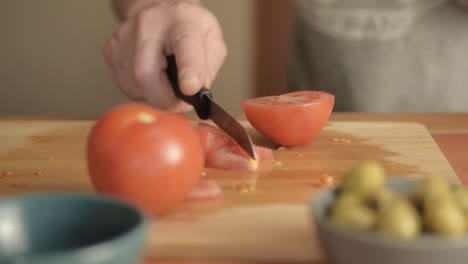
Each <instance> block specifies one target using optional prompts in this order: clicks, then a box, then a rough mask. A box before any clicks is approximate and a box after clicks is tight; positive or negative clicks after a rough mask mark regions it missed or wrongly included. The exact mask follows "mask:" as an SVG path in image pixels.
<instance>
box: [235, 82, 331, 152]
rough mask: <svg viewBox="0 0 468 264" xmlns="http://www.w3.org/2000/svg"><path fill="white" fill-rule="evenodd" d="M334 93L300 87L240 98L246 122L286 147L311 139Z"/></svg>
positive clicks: (327, 113)
mask: <svg viewBox="0 0 468 264" xmlns="http://www.w3.org/2000/svg"><path fill="white" fill-rule="evenodd" d="M334 103H335V96H334V95H332V94H329V93H326V92H321V91H299V92H291V93H286V94H282V95H279V96H266V97H258V98H251V99H246V100H244V101H243V102H242V107H243V109H244V113H245V116H246V117H247V120H248V121H249V123H250V124H251V125H252V126H253V127H254V128H255V129H256V130H257V131H258V132H260V133H261V134H262V135H264V136H265V137H266V138H268V139H270V140H271V141H273V142H275V143H277V144H280V145H282V146H287V147H295V146H296V147H297V146H302V145H305V144H308V143H310V142H311V141H312V140H313V139H314V138H315V137H316V136H317V135H318V134H319V133H320V132H321V131H322V128H323V127H324V126H325V123H326V122H327V121H328V118H329V117H330V114H331V112H332V110H333V106H334Z"/></svg>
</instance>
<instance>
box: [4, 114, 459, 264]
mask: <svg viewBox="0 0 468 264" xmlns="http://www.w3.org/2000/svg"><path fill="white" fill-rule="evenodd" d="M240 118H241V117H240ZM8 119H15V120H18V119H20V121H21V120H22V121H21V122H20V123H19V124H20V126H19V127H21V128H28V127H29V125H28V124H29V123H28V122H29V121H24V119H21V118H17V117H15V118H0V127H1V125H2V124H6V125H4V126H3V127H2V129H3V131H0V134H2V135H6V136H7V138H8V136H11V135H13V134H14V133H15V131H11V132H10V131H5V129H8V128H10V129H11V128H12V124H11V123H8V124H7V123H5V122H4V123H1V122H2V120H8ZM30 119H37V118H27V119H26V120H30ZM39 119H40V120H44V119H45V120H49V119H48V118H39ZM10 121H11V120H10ZM36 121H37V120H36ZM330 121H331V123H332V125H331V127H332V128H331V129H330V128H328V129H326V131H325V133H324V134H323V136H322V137H320V138H319V139H318V140H317V142H316V144H314V145H313V146H311V148H312V149H311V148H308V149H307V148H306V149H304V150H302V151H304V152H302V153H304V155H305V156H307V155H309V154H310V155H312V156H310V157H311V158H318V159H321V160H327V159H330V157H332V158H333V159H335V158H336V159H337V162H341V163H340V164H341V165H340V166H341V167H340V168H338V169H335V170H334V171H332V172H333V173H338V172H342V171H343V169H344V168H343V164H345V165H346V166H347V165H349V163H350V162H351V161H352V160H355V159H359V157H362V156H363V155H361V154H360V153H356V154H354V153H352V154H351V155H350V154H349V153H347V152H346V151H345V152H343V151H342V152H341V153H340V154H339V155H341V156H339V157H336V155H335V156H333V155H331V156H330V153H332V154H333V151H334V150H336V147H333V146H332V148H327V149H326V151H325V152H323V151H322V152H317V150H314V149H313V148H316V149H320V148H325V147H330V144H331V143H330V139H331V138H330V137H333V136H334V134H333V133H334V132H333V131H334V129H335V130H336V129H337V130H336V131H339V132H340V133H341V132H342V133H341V135H350V136H352V133H347V132H349V131H351V132H352V131H354V130H355V129H356V128H357V129H359V128H365V129H369V130H372V128H371V127H372V126H371V125H366V122H369V124H373V123H375V122H377V123H375V124H379V125H378V127H379V129H395V128H394V127H392V124H395V126H396V127H397V128H403V129H404V128H405V123H402V122H417V123H421V124H423V125H425V128H424V127H422V126H419V125H418V124H414V123H411V124H410V123H408V127H409V128H411V129H413V130H412V131H413V132H410V133H409V134H408V137H409V138H406V134H405V133H403V132H404V131H402V133H398V132H399V131H396V132H397V133H396V134H395V136H394V135H393V134H392V133H389V132H388V131H382V133H383V135H382V136H383V137H384V139H382V140H379V138H378V137H379V133H380V132H379V130H375V129H374V130H372V131H370V132H360V133H361V134H362V135H365V136H367V135H369V136H371V137H372V138H371V141H372V142H373V143H375V144H377V145H379V144H381V145H383V146H384V147H388V149H387V152H388V150H390V151H389V152H388V153H386V155H387V156H388V155H390V159H392V157H391V156H392V155H394V156H398V155H399V154H402V155H400V157H399V158H398V157H396V159H399V161H401V159H403V163H401V162H400V163H398V162H397V163H395V164H393V163H392V164H390V170H392V172H397V173H400V174H406V173H407V174H415V173H423V174H427V173H429V171H432V170H435V171H437V170H439V169H440V170H439V171H441V172H444V173H445V172H447V173H448V174H453V175H454V177H456V176H455V174H456V175H457V176H458V178H459V179H460V181H461V182H462V183H463V184H466V185H468V164H467V163H466V162H465V160H464V158H465V157H467V156H468V114H464V113H460V114H367V113H334V114H333V115H332V117H331V119H330ZM382 121H389V122H397V123H385V122H382ZM39 122H40V121H39ZM353 122H356V123H357V124H359V125H358V126H355V125H353ZM39 124H40V123H39ZM70 124H74V123H70ZM49 125H50V123H49ZM34 126H38V123H37V122H36V123H35V124H34ZM63 126H64V125H63V124H62V125H61V126H60V127H62V128H63ZM87 126H88V125H87V123H85V124H83V123H79V122H78V125H76V126H75V125H72V128H70V129H66V130H63V131H62V130H57V131H55V130H54V131H55V132H54V133H59V137H54V136H52V137H50V135H49V134H47V133H50V132H40V133H46V134H40V133H39V136H34V137H33V141H34V142H35V144H36V148H31V147H30V146H28V148H29V149H25V148H24V147H23V146H21V147H19V148H18V147H17V146H15V145H14V143H11V142H5V140H3V142H1V140H0V154H1V152H2V149H1V148H2V146H3V147H5V148H8V149H10V148H11V149H15V151H10V152H11V153H10V154H7V156H3V157H4V159H5V160H3V161H2V160H1V159H0V167H1V165H3V166H6V167H8V166H10V165H11V167H15V166H16V167H15V168H18V171H19V172H20V174H21V173H22V174H23V175H24V176H23V179H22V181H23V182H25V183H26V184H30V186H32V187H34V186H39V187H38V188H39V189H41V188H42V189H45V190H48V189H50V190H56V189H61V188H62V189H65V190H67V189H71V190H80V191H81V190H85V191H86V190H87V188H88V187H87V184H88V182H87V179H85V178H83V176H84V174H85V171H84V170H83V166H82V165H83V164H82V161H83V157H81V155H82V153H81V152H82V146H81V143H80V144H77V140H78V139H79V140H78V141H79V142H82V141H83V137H84V134H83V131H84V129H86V128H87ZM349 126H351V128H350V127H349ZM52 127H55V128H56V125H54V124H52ZM15 128H16V127H15ZM75 128H76V129H78V130H80V129H81V130H82V131H81V132H80V131H78V132H77V131H74V130H73V129H75ZM426 128H427V130H426ZM353 129H354V130H353ZM411 129H410V130H411ZM12 130H14V129H12ZM35 131H36V130H34V129H31V133H34V132H35ZM41 131H42V130H41ZM336 131H335V132H336ZM427 131H429V132H427ZM36 132H37V131H36ZM332 132H333V133H332ZM23 133H25V135H26V134H28V133H29V132H28V131H26V132H23ZM60 133H62V134H60ZM366 133H367V134H366ZM429 133H430V134H429ZM44 135H45V136H44ZM419 135H422V136H423V137H424V139H423V142H422V143H421V144H422V146H421V144H419V145H417V144H416V146H414V147H409V148H408V147H406V146H399V144H400V145H404V144H408V142H409V143H410V144H411V143H412V142H413V141H417V140H418V136H419ZM431 137H432V138H431ZM18 138H20V137H18ZM18 138H15V137H14V136H11V137H10V139H18ZM54 140H56V141H57V142H54ZM358 140H359V139H357V141H358ZM13 141H14V140H13ZM49 141H50V144H51V145H50V146H49V145H47V144H48V142H49ZM434 141H435V142H436V143H437V145H435V143H434ZM400 142H401V143H400ZM60 144H61V145H60ZM64 144H70V148H69V149H68V150H65V149H64ZM356 145H358V143H356ZM395 145H396V146H395ZM38 146H39V147H38ZM66 146H68V145H66ZM437 146H438V147H439V148H440V150H441V151H442V152H441V153H443V154H440V155H439V153H434V154H433V155H432V154H431V155H429V156H430V157H429V156H428V160H427V163H428V166H429V167H430V168H424V166H425V162H426V160H425V159H424V158H420V157H415V155H414V154H415V153H421V151H422V150H424V149H425V148H430V149H431V150H434V149H436V151H435V152H440V150H439V149H437ZM37 147H38V148H37ZM49 147H50V148H56V149H57V150H60V151H58V154H61V155H64V156H63V158H64V159H67V160H64V161H61V162H63V164H64V165H63V166H67V167H68V168H70V166H71V167H72V168H76V170H77V171H76V172H75V171H71V170H70V169H68V171H66V172H67V173H72V175H71V176H70V177H72V178H70V179H72V182H62V183H55V182H56V181H57V179H59V180H60V178H58V177H59V175H61V174H62V173H63V169H62V171H60V169H59V167H60V166H62V165H57V166H59V167H57V168H55V169H56V170H57V171H55V174H56V175H53V174H54V171H51V173H50V175H47V172H46V173H45V175H44V176H42V178H40V179H41V180H38V181H39V183H37V182H35V181H36V180H35V178H34V177H35V176H33V175H30V174H28V173H31V172H28V171H30V170H31V168H34V166H38V164H43V162H44V160H43V159H44V158H47V157H42V161H41V160H38V159H37V156H38V155H39V154H41V155H45V154H46V153H47V151H46V149H47V148H49ZM31 150H33V151H31ZM384 150H385V148H379V147H377V148H375V147H373V148H372V149H364V150H363V151H364V152H366V151H367V152H371V153H370V154H371V155H367V156H370V157H372V156H373V155H374V156H375V155H376V154H379V151H384ZM393 150H396V152H392V151H393ZM400 150H402V152H399V151H400ZM415 150H416V151H415ZM330 151H331V152H330ZM418 151H419V152H418ZM348 152H349V149H348ZM302 153H301V154H299V155H302ZM317 154H318V156H314V155H317ZM422 154H424V153H422ZM287 155H289V156H290V157H291V155H292V154H288V153H278V157H280V158H281V159H283V158H284V159H287ZM294 155H295V156H296V154H294ZM444 155H445V157H446V160H445V158H444ZM377 156H379V155H377ZM380 156H382V155H380ZM412 157H414V158H413V159H414V160H413V161H412V162H413V163H417V165H419V168H418V169H417V170H414V168H413V167H414V166H413V167H411V166H406V165H404V159H405V158H410V159H412ZM442 159H443V160H442ZM434 160H435V161H436V163H437V164H435V165H434V164H431V161H434ZM333 161H334V160H332V162H333ZM439 161H440V162H439ZM447 161H448V163H449V164H450V165H448V164H447ZM57 162H58V163H57V164H59V161H57ZM410 163H411V162H410ZM32 164H34V165H32ZM290 164H291V165H294V164H295V165H299V167H301V168H300V169H304V168H306V167H307V166H306V167H304V166H303V165H302V164H301V163H300V162H296V161H295V160H292V162H291V163H290ZM402 164H403V166H402ZM28 165H30V166H29V167H31V168H28V170H27V171H22V172H21V168H22V167H28ZM328 165H329V164H328ZM421 165H422V167H421ZM431 166H432V167H431ZM450 166H451V168H450ZM452 169H453V170H452ZM1 170H2V168H0V171H1ZM315 170H316V169H315ZM453 172H455V173H453ZM26 174H27V175H26ZM449 176H450V175H449ZM47 177H50V178H47ZM73 177H75V178H73ZM80 177H81V178H80ZM275 177H276V176H275ZM275 179H276V180H278V178H275ZM265 181H266V182H268V179H265ZM286 183H287V182H286ZM288 184H290V186H291V187H292V188H297V186H294V185H291V183H288ZM288 186H289V185H288ZM54 188H55V189H54ZM303 189H304V188H303ZM0 191H1V192H2V193H12V192H24V191H27V190H21V189H20V188H18V189H17V190H13V191H12V190H11V189H7V188H4V187H2V186H1V185H0ZM298 191H301V189H299V190H298ZM302 191H304V190H302ZM290 194H291V192H288V190H285V192H284V193H283V196H285V197H286V198H285V199H287V195H290ZM283 198H284V197H283ZM296 202H297V201H296ZM159 231H161V230H159ZM166 235H167V234H166ZM157 242H158V241H156V243H157ZM179 242H180V241H179ZM187 249H188V250H189V248H186V250H187ZM205 250H206V249H205ZM255 252H256V251H253V254H255ZM192 253H193V252H192ZM167 259H168V260H166V259H165V258H156V259H155V258H153V260H148V261H147V264H153V263H225V264H227V263H267V262H269V261H266V260H251V261H234V260H230V258H226V259H227V261H219V260H217V261H214V260H206V259H200V258H198V259H196V260H187V258H185V260H177V259H174V257H171V258H167ZM189 259H190V258H189ZM244 259H249V258H244ZM291 262H294V263H302V262H301V261H297V259H296V260H295V261H292V260H291V261H282V262H280V263H291ZM275 263H277V262H275ZM313 263H320V262H317V261H315V262H313Z"/></svg>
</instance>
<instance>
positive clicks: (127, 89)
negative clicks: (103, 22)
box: [103, 33, 142, 100]
mask: <svg viewBox="0 0 468 264" xmlns="http://www.w3.org/2000/svg"><path fill="white" fill-rule="evenodd" d="M121 49H122V48H121V43H119V41H118V38H117V37H116V33H114V34H113V35H112V36H111V37H110V38H109V39H108V40H107V41H106V43H105V44H104V47H103V55H104V60H105V62H106V64H107V67H108V69H109V72H110V74H111V77H112V80H113V82H114V83H115V84H116V86H117V87H118V88H120V90H122V92H123V93H124V94H125V95H126V96H128V97H129V98H131V99H134V100H141V99H142V94H141V93H140V92H139V90H136V89H132V88H131V87H133V84H132V83H131V82H130V81H129V80H128V78H126V75H125V74H124V69H123V68H122V66H121V65H122V64H124V63H123V62H122V61H123V60H124V58H123V57H122V56H121V55H122V52H121Z"/></svg>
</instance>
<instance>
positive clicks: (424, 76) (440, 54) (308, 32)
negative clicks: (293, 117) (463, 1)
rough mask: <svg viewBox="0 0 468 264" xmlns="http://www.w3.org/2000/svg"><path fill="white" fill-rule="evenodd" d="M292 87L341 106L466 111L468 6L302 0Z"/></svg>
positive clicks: (435, 0)
mask: <svg viewBox="0 0 468 264" xmlns="http://www.w3.org/2000/svg"><path fill="white" fill-rule="evenodd" d="M296 9H297V19H296V24H295V25H296V28H295V33H296V34H295V39H294V46H293V48H294V52H293V58H292V59H293V60H292V65H291V77H292V86H293V87H292V88H293V89H313V90H325V91H329V92H331V93H333V94H335V95H336V110H338V111H343V110H345V111H468V99H467V98H468V11H466V10H464V9H462V8H461V7H459V6H458V5H456V4H453V3H452V2H451V1H450V2H449V1H447V0H398V1H397V0H393V1H390V0H388V1H382V0H297V1H296Z"/></svg>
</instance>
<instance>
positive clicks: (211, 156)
mask: <svg viewBox="0 0 468 264" xmlns="http://www.w3.org/2000/svg"><path fill="white" fill-rule="evenodd" d="M197 129H198V133H199V135H200V138H201V141H202V144H203V146H204V150H205V158H206V166H207V167H211V168H218V169H225V170H244V171H255V170H257V168H258V162H259V161H260V160H272V159H273V151H272V150H271V149H268V148H265V147H260V146H254V149H255V151H256V152H257V153H256V154H257V160H254V159H252V158H251V157H250V156H249V155H248V154H247V152H245V151H244V150H243V149H242V148H241V147H240V146H239V144H237V142H236V141H235V140H234V139H233V138H232V137H230V136H229V135H228V134H227V133H225V132H224V131H222V130H221V129H219V128H217V127H215V126H212V125H209V124H206V123H199V124H198V126H197Z"/></svg>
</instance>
